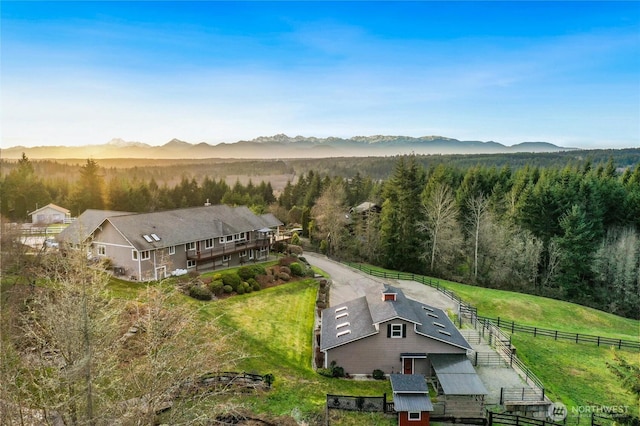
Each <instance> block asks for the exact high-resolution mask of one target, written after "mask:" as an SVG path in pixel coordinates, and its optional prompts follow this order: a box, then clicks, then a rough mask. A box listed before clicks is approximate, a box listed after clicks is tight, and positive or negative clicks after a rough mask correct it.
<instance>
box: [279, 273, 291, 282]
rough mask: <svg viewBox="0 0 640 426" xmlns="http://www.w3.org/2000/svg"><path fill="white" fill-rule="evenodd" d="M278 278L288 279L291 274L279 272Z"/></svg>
mask: <svg viewBox="0 0 640 426" xmlns="http://www.w3.org/2000/svg"><path fill="white" fill-rule="evenodd" d="M278 278H279V279H281V280H282V281H289V280H290V279H291V275H289V274H287V273H286V272H279V273H278Z"/></svg>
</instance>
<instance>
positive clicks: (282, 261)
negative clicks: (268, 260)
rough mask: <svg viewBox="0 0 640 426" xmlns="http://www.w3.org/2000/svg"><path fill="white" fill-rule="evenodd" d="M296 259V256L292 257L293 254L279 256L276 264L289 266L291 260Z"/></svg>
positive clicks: (295, 260) (294, 260)
mask: <svg viewBox="0 0 640 426" xmlns="http://www.w3.org/2000/svg"><path fill="white" fill-rule="evenodd" d="M297 261H298V258H296V257H293V256H286V257H281V258H280V260H278V265H280V266H289V265H291V264H292V263H293V262H297Z"/></svg>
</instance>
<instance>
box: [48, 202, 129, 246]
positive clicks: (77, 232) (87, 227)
mask: <svg viewBox="0 0 640 426" xmlns="http://www.w3.org/2000/svg"><path fill="white" fill-rule="evenodd" d="M130 214H134V213H130V212H119V211H114V210H94V209H88V210H85V211H84V212H83V213H82V214H81V215H80V216H78V218H77V219H76V220H75V222H73V223H72V224H71V225H69V226H68V227H66V228H65V229H63V230H62V232H60V233H59V234H58V235H57V236H56V239H57V240H58V241H61V242H62V241H64V242H67V243H71V244H80V243H83V242H85V241H86V240H87V239H88V238H89V237H90V236H91V234H93V232H94V231H95V230H96V228H98V226H100V225H102V223H103V222H104V221H105V219H107V218H108V217H114V216H121V215H130Z"/></svg>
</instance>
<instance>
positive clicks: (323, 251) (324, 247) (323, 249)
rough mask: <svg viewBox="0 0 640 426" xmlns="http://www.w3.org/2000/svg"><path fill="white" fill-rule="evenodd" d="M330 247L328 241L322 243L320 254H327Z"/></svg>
mask: <svg viewBox="0 0 640 426" xmlns="http://www.w3.org/2000/svg"><path fill="white" fill-rule="evenodd" d="M328 247H329V244H328V243H327V240H322V241H320V253H322V254H327V249H328Z"/></svg>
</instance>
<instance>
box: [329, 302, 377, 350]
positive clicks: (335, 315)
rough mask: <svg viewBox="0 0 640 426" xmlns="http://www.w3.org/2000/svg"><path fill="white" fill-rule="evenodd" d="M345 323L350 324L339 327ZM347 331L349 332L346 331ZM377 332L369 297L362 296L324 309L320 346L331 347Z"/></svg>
mask: <svg viewBox="0 0 640 426" xmlns="http://www.w3.org/2000/svg"><path fill="white" fill-rule="evenodd" d="M344 314H347V315H344ZM345 323H348V324H349V325H348V326H342V327H339V326H340V325H341V324H345ZM347 331H348V333H346V332H347ZM376 332H377V331H376V327H375V326H374V325H373V321H372V320H371V313H370V311H369V306H368V305H367V299H366V297H365V296H362V297H359V298H357V299H353V300H350V301H348V302H346V303H340V304H338V305H335V306H332V307H331V308H327V309H324V310H323V311H322V328H321V337H320V348H321V349H322V350H326V349H331V348H334V347H336V346H340V345H343V344H345V343H347V342H353V341H354V340H359V339H362V338H363V337H367V336H370V335H372V334H375V333H376Z"/></svg>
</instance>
